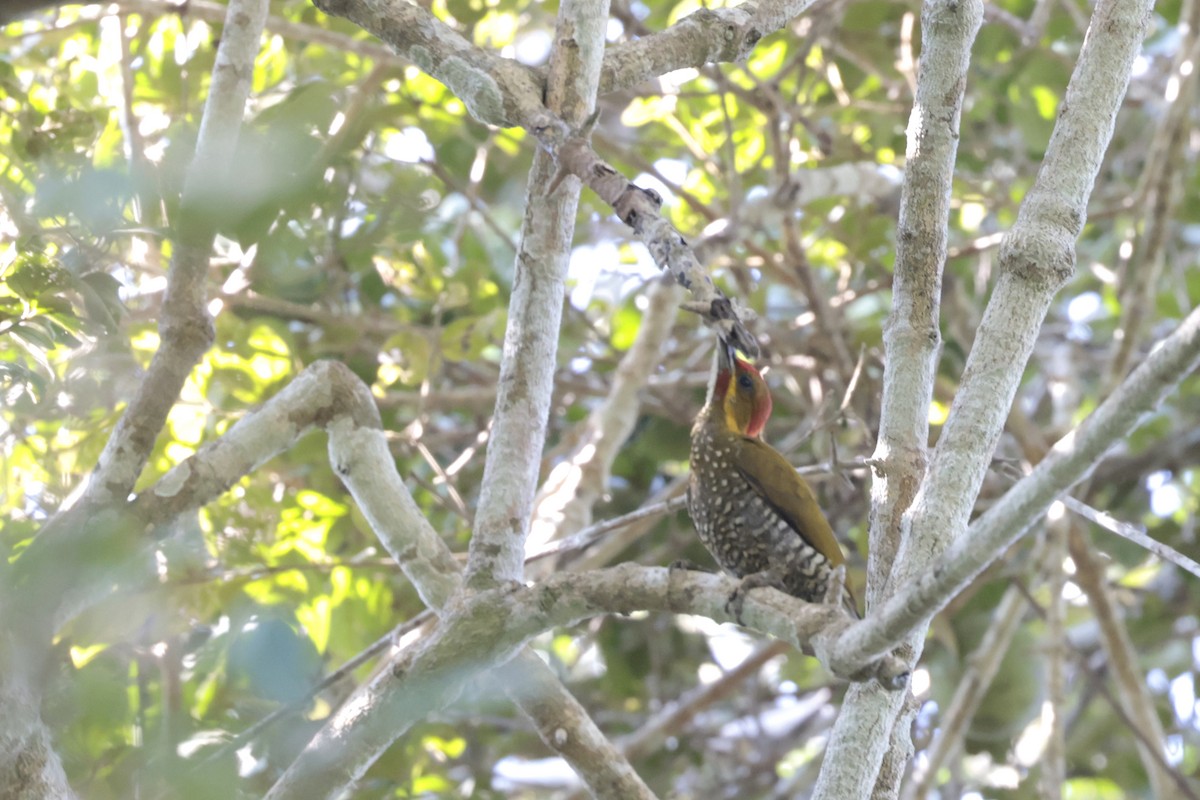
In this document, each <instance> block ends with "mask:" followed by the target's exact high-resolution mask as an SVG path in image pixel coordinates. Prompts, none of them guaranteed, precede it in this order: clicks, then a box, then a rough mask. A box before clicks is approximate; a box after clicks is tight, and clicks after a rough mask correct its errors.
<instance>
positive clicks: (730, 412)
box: [711, 340, 771, 436]
mask: <svg viewBox="0 0 1200 800" xmlns="http://www.w3.org/2000/svg"><path fill="white" fill-rule="evenodd" d="M711 402H713V403H716V404H720V406H721V409H722V410H723V411H724V419H725V424H726V426H727V427H728V429H729V430H730V431H731V432H734V433H740V434H741V435H743V436H759V435H761V434H762V430H763V428H764V427H765V426H766V424H767V420H768V419H770V418H771V391H770V390H769V389H768V388H767V382H766V381H764V380H763V376H762V375H760V374H758V370H756V369H755V368H754V367H752V366H750V363H749V362H747V361H743V360H742V359H740V358H738V355H737V351H736V350H735V349H734V347H733V346H732V345H730V344H728V343H727V342H725V341H724V340H721V341H719V342H718V344H717V375H716V381H715V382H714V383H713V395H712V401H711Z"/></svg>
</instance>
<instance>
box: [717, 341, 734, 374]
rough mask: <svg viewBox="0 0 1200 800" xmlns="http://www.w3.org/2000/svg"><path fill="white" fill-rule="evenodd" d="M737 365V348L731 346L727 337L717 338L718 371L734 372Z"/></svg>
mask: <svg viewBox="0 0 1200 800" xmlns="http://www.w3.org/2000/svg"><path fill="white" fill-rule="evenodd" d="M736 363H737V348H736V347H734V346H733V345H732V344H730V343H729V342H728V341H727V340H726V339H725V337H723V336H718V337H717V369H718V370H720V371H725V370H730V371H732V370H733V365H734V364H736Z"/></svg>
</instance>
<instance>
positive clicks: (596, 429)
mask: <svg viewBox="0 0 1200 800" xmlns="http://www.w3.org/2000/svg"><path fill="white" fill-rule="evenodd" d="M646 299H647V300H648V301H649V303H648V305H647V306H646V309H645V310H644V311H643V312H642V325H641V327H640V328H639V329H638V335H637V338H636V339H635V340H634V342H633V346H632V347H630V348H629V350H628V352H626V353H625V355H624V356H622V357H621V361H620V363H618V364H617V369H616V371H615V372H614V373H613V379H612V386H611V387H610V389H609V392H608V395H607V396H606V397H605V398H604V400H603V401H602V402H601V403H600V404H599V405H598V406H596V408H594V409H593V410H592V412H591V413H590V414H588V417H587V419H586V420H585V421H584V422H583V424H582V429H583V431H582V434H581V435H580V436H579V440H578V442H577V443H576V444H575V446H574V447H573V448H572V451H571V452H570V453H569V454H568V455H567V456H566V457H564V458H563V460H562V461H561V462H560V463H559V464H557V465H556V466H555V467H554V469H552V470H551V471H550V475H549V477H548V478H547V479H546V482H545V483H544V484H543V485H542V488H541V489H540V490H539V492H538V498H537V501H536V505H535V510H534V517H533V525H532V528H531V532H530V538H529V541H528V542H527V543H526V550H527V551H528V550H529V549H530V548H535V549H536V548H541V547H543V546H544V545H546V544H547V543H549V542H551V541H553V540H555V539H557V538H559V537H560V536H562V535H563V534H564V533H565V532H567V531H579V530H582V529H583V528H585V527H587V526H588V525H590V524H591V522H592V507H593V506H594V505H595V504H596V501H597V500H599V499H600V495H601V494H602V493H603V492H604V490H605V489H606V488H607V486H608V481H609V478H610V477H611V474H612V465H613V461H614V460H616V457H617V453H618V452H620V449H621V447H622V446H623V445H624V444H625V440H626V439H628V438H629V434H630V433H632V432H633V427H634V425H635V424H636V423H637V419H638V412H639V409H640V408H641V400H640V398H639V392H640V390H641V389H642V387H643V386H645V385H646V381H647V380H648V379H649V377H650V374H651V373H652V372H653V371H654V368H655V367H657V366H658V365H659V363H660V362H661V361H662V355H663V346H664V344H665V343H666V341H667V339H668V338H669V337H670V335H671V328H672V326H673V324H674V322H675V309H676V308H677V307H678V305H679V301H680V300H681V299H682V297H681V293H680V290H679V288H678V287H676V286H674V285H671V284H666V283H663V282H661V281H656V282H655V283H654V284H653V285H652V286H651V287H650V291H648V292H647V293H646Z"/></svg>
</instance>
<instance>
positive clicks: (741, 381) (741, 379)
mask: <svg viewBox="0 0 1200 800" xmlns="http://www.w3.org/2000/svg"><path fill="white" fill-rule="evenodd" d="M738 386H739V387H741V388H742V389H753V388H754V381H752V380H750V376H749V375H738Z"/></svg>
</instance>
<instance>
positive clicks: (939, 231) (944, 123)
mask: <svg viewBox="0 0 1200 800" xmlns="http://www.w3.org/2000/svg"><path fill="white" fill-rule="evenodd" d="M982 21H983V3H982V0H969V1H968V2H956V1H955V0H950V1H948V2H942V1H941V0H927V2H925V3H924V4H923V6H922V11H921V27H922V49H921V60H920V69H919V72H918V79H917V90H916V97H915V98H914V103H913V110H912V114H911V115H910V117H909V123H908V146H907V152H906V164H905V169H904V181H903V185H902V188H901V194H900V198H901V199H900V215H899V221H898V225H897V242H896V268H895V278H894V280H893V286H892V296H893V299H892V313H891V314H890V315H889V317H888V321H887V323H886V325H885V328H884V352H885V359H884V375H883V398H882V406H881V414H880V420H879V439H878V442H877V444H876V449H875V453H874V455H873V459H872V463H873V465H874V466H875V469H874V470H873V476H874V479H873V481H872V486H871V520H870V547H869V548H868V564H867V606H868V608H870V609H873V608H875V607H876V606H877V604H878V603H880V602H881V601H882V600H883V599H884V598H886V597H888V596H889V595H890V594H891V593H892V592H894V591H895V588H896V587H898V586H903V585H904V581H905V577H906V576H909V575H913V574H917V573H919V572H920V571H921V570H922V569H924V568H926V566H927V563H928V562H927V557H922V555H921V554H920V551H919V550H917V551H916V552H913V554H912V555H909V556H907V557H906V561H901V562H897V554H898V553H899V552H900V549H901V546H902V543H903V542H904V541H905V539H906V537H908V536H912V535H913V534H912V531H911V529H908V528H907V527H906V526H907V523H908V520H906V519H905V517H904V514H905V513H906V512H907V511H908V509H909V508H910V506H911V504H912V502H913V499H914V498H915V497H916V495H917V491H918V488H919V486H920V485H921V481H922V480H923V478H924V477H925V469H926V461H927V444H926V443H927V442H928V440H929V403H930V400H931V399H932V397H933V379H934V373H935V370H936V366H937V355H938V348H939V345H940V340H941V339H940V334H939V328H938V314H939V299H940V297H941V285H942V270H943V268H944V266H945V260H946V240H947V227H948V221H949V213H950V197H951V188H952V183H953V177H954V162H955V159H956V157H957V152H958V131H959V124H960V119H961V116H962V102H963V94H964V92H965V90H966V77H967V68H968V67H969V65H970V59H971V45H972V43H973V42H974V40H975V35H976V33H977V32H978V31H979V27H980V25H981V24H982ZM910 552H912V551H910ZM869 616H873V615H870V614H869ZM919 638H920V634H918V633H916V632H914V633H913V635H912V637H911V640H910V642H909V645H910V647H909V649H907V650H905V651H902V652H903V655H904V656H905V657H907V658H911V659H912V662H913V663H915V661H916V658H917V655H918V654H919V649H920V642H919ZM897 641H899V640H897ZM903 702H904V696H903V694H902V693H888V692H885V691H882V690H881V689H880V687H878V686H875V685H871V686H859V687H851V690H850V691H849V692H847V694H846V700H845V702H843V704H842V713H841V714H840V715H839V716H838V720H837V722H836V723H835V725H834V729H833V734H832V737H831V739H830V742H829V746H828V749H827V752H826V758H825V761H824V763H823V765H822V768H821V773H820V775H819V777H818V779H817V786H816V789H815V793H814V797H816V798H820V799H822V800H825V799H827V798H837V800H843V798H852V797H865V796H866V795H867V793H868V792H869V791H871V789H872V787H873V786H874V785H875V783H876V781H877V780H880V779H881V776H880V765H881V764H882V763H883V759H884V754H885V750H886V749H887V748H888V747H889V742H890V741H891V737H885V736H879V735H871V734H872V732H878V731H883V730H886V731H891V730H893V729H896V727H897V715H898V714H900V712H901V709H902V706H903ZM914 711H915V709H914ZM904 727H905V726H900V729H903V728H904ZM900 739H901V740H903V739H904V737H900ZM864 741H867V742H871V746H870V747H869V748H866V751H865V752H864V748H863V746H862V742H864ZM904 747H905V752H903V753H899V754H893V756H892V759H891V760H892V762H893V763H897V762H903V763H907V762H908V761H909V758H910V756H911V744H910V743H909V742H908V741H907V740H905V741H904ZM900 775H901V772H900V770H897V769H892V770H889V772H888V776H887V778H886V779H887V780H896V779H898V778H899V777H900ZM897 789H898V784H896V785H891V786H886V787H880V789H879V792H880V793H881V794H882V795H883V796H895V793H896V791H897Z"/></svg>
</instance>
